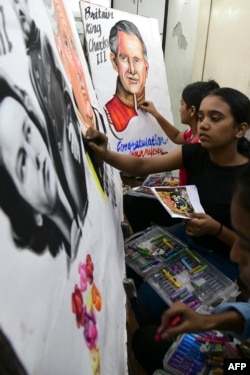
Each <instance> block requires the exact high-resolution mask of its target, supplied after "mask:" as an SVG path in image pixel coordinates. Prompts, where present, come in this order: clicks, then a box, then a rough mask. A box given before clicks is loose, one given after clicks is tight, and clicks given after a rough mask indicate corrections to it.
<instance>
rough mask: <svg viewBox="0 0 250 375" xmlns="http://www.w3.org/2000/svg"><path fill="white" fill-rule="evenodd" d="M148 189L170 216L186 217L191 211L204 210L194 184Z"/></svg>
mask: <svg viewBox="0 0 250 375" xmlns="http://www.w3.org/2000/svg"><path fill="white" fill-rule="evenodd" d="M150 189H151V191H152V193H153V194H154V195H155V196H156V198H157V199H158V200H159V201H160V202H161V204H162V205H163V207H164V208H165V209H166V210H167V212H168V213H169V215H170V216H172V217H175V218H183V219H188V218H189V216H188V215H189V214H191V213H193V212H204V209H203V207H202V205H201V203H200V198H199V194H198V191H197V187H196V186H195V185H186V186H175V187H167V186H166V187H164V186H161V187H151V188H150Z"/></svg>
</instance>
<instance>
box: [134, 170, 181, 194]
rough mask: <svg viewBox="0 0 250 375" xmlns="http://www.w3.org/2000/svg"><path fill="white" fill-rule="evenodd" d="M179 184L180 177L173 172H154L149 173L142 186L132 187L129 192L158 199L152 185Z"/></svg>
mask: <svg viewBox="0 0 250 375" xmlns="http://www.w3.org/2000/svg"><path fill="white" fill-rule="evenodd" d="M178 185H179V177H178V176H174V175H173V173H172V172H162V173H154V174H149V175H148V176H147V178H146V179H145V180H144V181H143V183H142V184H141V185H140V186H137V187H134V188H132V189H130V190H129V191H128V194H129V195H134V196H137V197H145V198H151V199H156V196H155V195H154V193H153V192H152V190H151V187H157V186H178Z"/></svg>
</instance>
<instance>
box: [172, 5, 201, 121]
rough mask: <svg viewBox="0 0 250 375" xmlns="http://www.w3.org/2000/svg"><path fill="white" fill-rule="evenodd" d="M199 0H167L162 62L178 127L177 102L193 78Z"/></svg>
mask: <svg viewBox="0 0 250 375" xmlns="http://www.w3.org/2000/svg"><path fill="white" fill-rule="evenodd" d="M200 3H203V1H202V0H169V8H168V17H167V35H166V46H165V65H166V71H167V78H168V85H169V92H170V98H171V107H172V113H173V118H174V123H175V125H176V126H177V127H179V126H180V119H179V104H180V97H181V92H182V90H183V88H184V86H185V85H186V84H188V83H190V82H191V81H192V75H193V73H192V66H193V61H194V56H195V45H196V32H197V19H198V11H199V5H200Z"/></svg>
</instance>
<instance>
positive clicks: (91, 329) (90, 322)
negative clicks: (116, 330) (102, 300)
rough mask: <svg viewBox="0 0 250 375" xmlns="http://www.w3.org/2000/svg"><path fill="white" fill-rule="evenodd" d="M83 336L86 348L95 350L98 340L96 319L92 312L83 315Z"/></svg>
mask: <svg viewBox="0 0 250 375" xmlns="http://www.w3.org/2000/svg"><path fill="white" fill-rule="evenodd" d="M83 334H84V338H85V341H86V344H87V347H88V348H89V349H93V348H95V347H96V344H97V339H98V331H97V327H96V318H95V314H94V312H93V311H91V312H90V313H87V312H86V313H85V318H84V330H83Z"/></svg>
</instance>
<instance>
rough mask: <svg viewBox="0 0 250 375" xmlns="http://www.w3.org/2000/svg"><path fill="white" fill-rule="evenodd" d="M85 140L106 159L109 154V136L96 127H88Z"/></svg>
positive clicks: (95, 151) (99, 155)
mask: <svg viewBox="0 0 250 375" xmlns="http://www.w3.org/2000/svg"><path fill="white" fill-rule="evenodd" d="M85 141H87V142H88V145H89V147H90V148H91V149H92V150H93V151H94V153H95V154H96V155H97V156H98V157H99V158H100V159H103V160H105V159H106V157H107V155H108V152H109V150H108V137H107V136H106V135H105V134H104V133H101V132H99V131H98V130H96V129H94V128H91V127H90V128H88V130H87V131H86V134H85Z"/></svg>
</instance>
